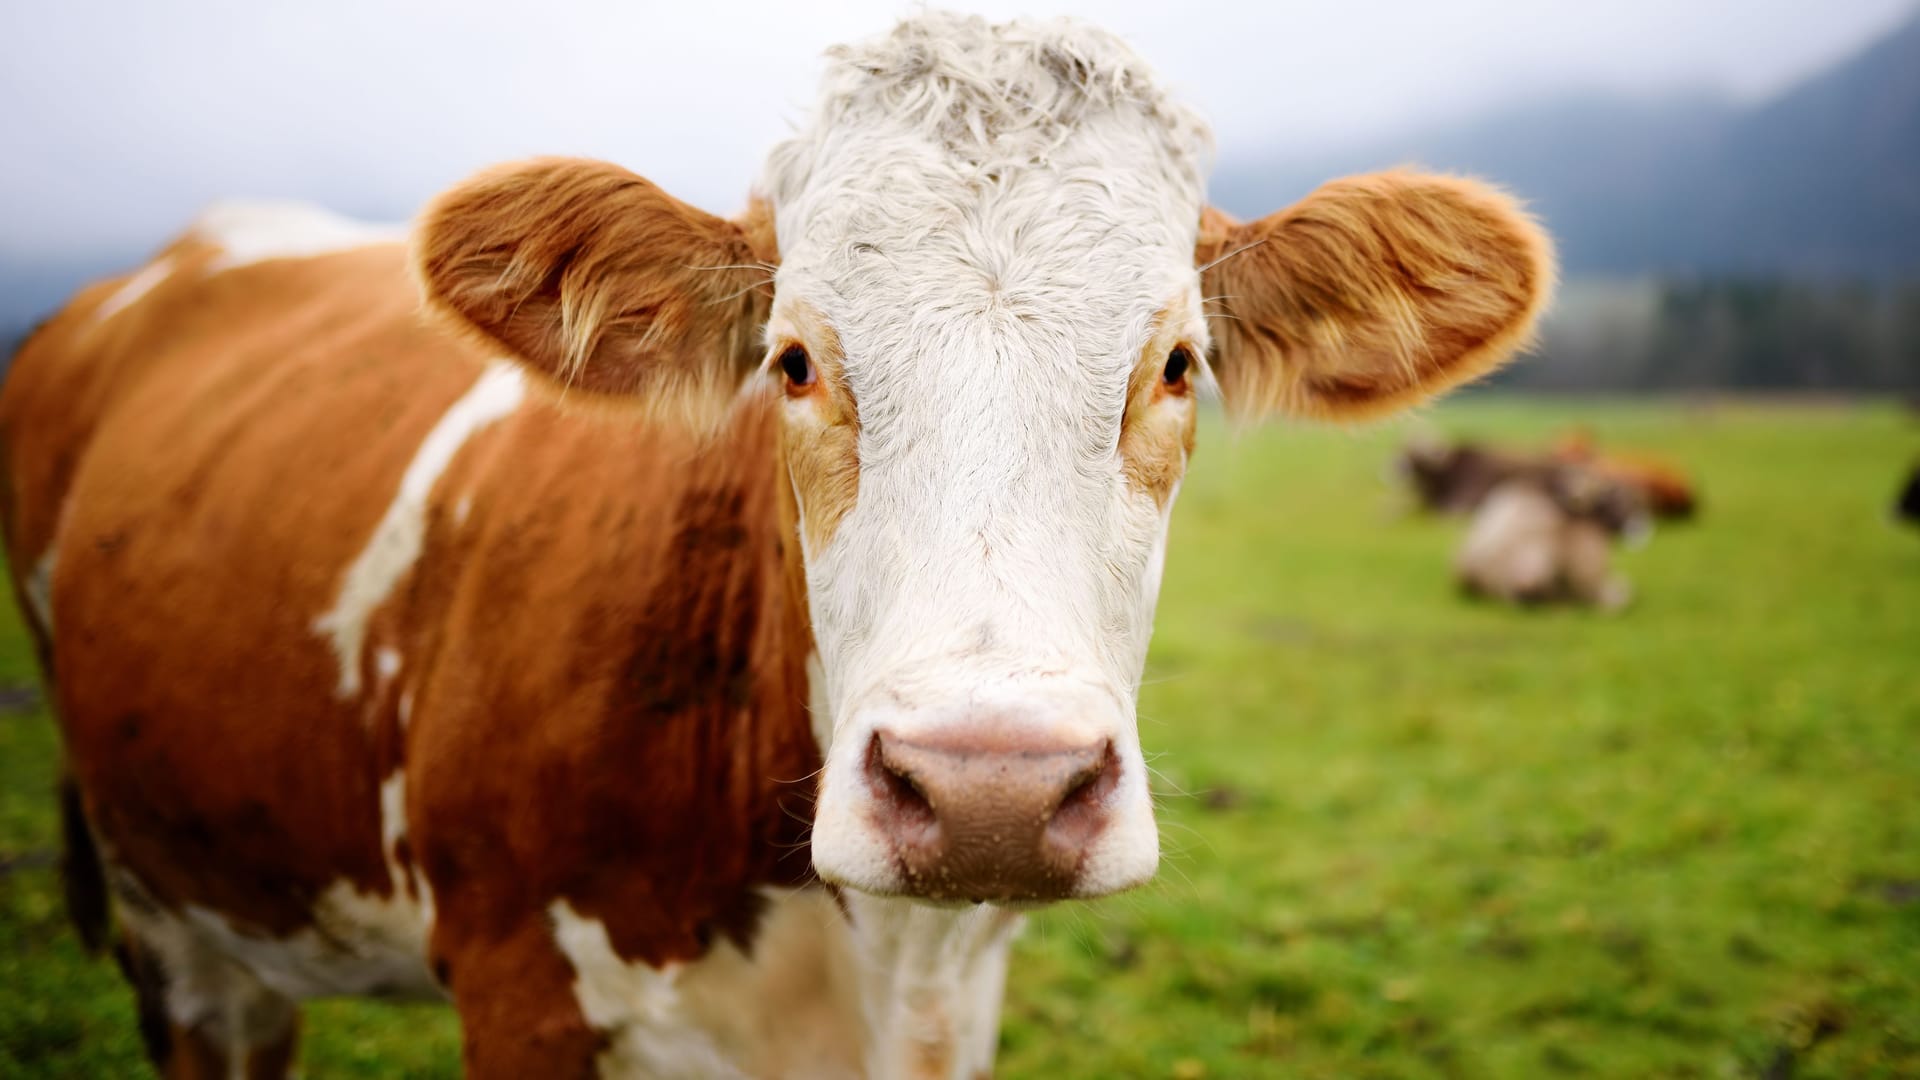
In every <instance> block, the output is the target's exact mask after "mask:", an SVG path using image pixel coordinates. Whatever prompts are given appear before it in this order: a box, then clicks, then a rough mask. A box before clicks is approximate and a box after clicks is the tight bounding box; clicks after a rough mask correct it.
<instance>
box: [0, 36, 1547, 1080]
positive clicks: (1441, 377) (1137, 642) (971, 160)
mask: <svg viewBox="0 0 1920 1080" xmlns="http://www.w3.org/2000/svg"><path fill="white" fill-rule="evenodd" d="M829 57H830V60H829V67H828V72H827V75H826V78H825V85H824V91H823V94H822V99H821V101H820V104H819V107H818V109H817V111H816V113H815V115H814V118H813V120H812V121H811V122H810V124H809V125H808V126H806V127H804V128H802V129H801V130H800V132H799V133H798V134H797V135H796V136H795V137H793V138H792V139H790V140H789V141H786V142H784V143H782V144H780V145H779V146H778V147H777V148H776V149H774V150H773V151H772V154H771V156H770V159H769V160H768V163H767V165H766V167H765V171H764V173H763V174H762V177H761V180H760V182H759V184H758V186H757V188H756V189H755V190H756V191H757V194H756V196H755V197H754V198H753V199H752V201H751V202H750V203H749V205H748V207H747V209H746V210H745V211H744V213H743V214H741V215H740V216H739V217H737V218H732V219H727V218H721V217H718V216H714V215H711V214H708V213H706V212H704V211H701V210H698V209H695V208H694V207H692V206H689V205H688V204H686V203H683V202H680V201H678V200H676V199H675V198H673V197H672V196H670V195H668V194H667V193H666V192H664V191H662V190H661V189H659V188H658V187H656V186H654V185H653V184H652V183H650V182H648V181H647V180H645V179H643V178H642V177H640V176H638V175H635V174H634V173H632V172H629V171H627V170H626V169H624V168H621V167H618V166H615V165H611V164H606V163H602V162H595V161H585V160H576V159H566V158H542V159H535V160H529V161H521V162H517V163H513V164H508V165H504V166H500V167H496V168H493V169H490V170H487V171H484V172H482V173H480V174H479V175H477V176H475V177H473V178H471V179H469V180H467V181H465V182H463V183H460V184H458V185H457V186H455V187H453V188H452V189H451V190H449V191H447V192H445V193H444V194H442V195H440V196H439V197H438V198H437V199H435V200H434V201H433V202H432V203H431V204H430V205H429V206H428V207H427V208H426V209H425V210H424V211H423V212H422V214H421V215H420V216H419V217H418V218H417V219H416V220H415V222H414V223H413V225H412V227H411V231H410V234H409V235H408V236H407V237H404V238H401V237H394V236H391V235H388V234H386V233H383V232H380V231H378V230H374V229H371V228H368V227H365V226H361V225H357V224H354V223H350V222H346V221H342V220H339V219H335V218H332V217H330V216H328V215H326V214H325V213H323V212H320V211H317V210H312V209H306V208H298V207H275V206H271V205H251V206H235V207H228V208H225V209H222V210H218V211H216V212H213V213H211V214H210V215H209V216H207V217H204V218H202V219H201V220H199V221H198V222H197V223H196V224H194V225H193V226H192V227H191V228H189V229H188V230H187V231H186V232H185V233H184V234H183V235H181V236H180V237H179V238H178V239H177V240H175V241H174V242H173V243H172V244H171V245H170V246H168V247H166V248H165V249H164V250H163V251H162V252H160V253H159V254H158V256H157V257H156V258H155V259H154V260H153V261H151V262H150V263H148V264H147V265H145V266H144V267H142V268H140V269H139V270H137V271H135V272H134V273H132V274H130V275H128V276H125V277H121V278H117V279H114V280H110V281H105V282H102V283H100V284H97V285H94V286H92V287H90V288H87V289H85V290H83V291H82V292H80V293H79V294H78V295H77V296H76V297H75V298H74V299H73V300H72V301H71V302H70V303H69V304H68V305H67V306H66V307H65V309H64V310H62V311H61V312H59V313H58V315H57V316H56V317H55V318H53V319H52V321H51V322H49V323H48V324H47V325H46V326H45V327H44V328H43V329H42V330H41V331H40V332H39V333H38V334H36V335H35V336H34V337H33V338H32V339H31V340H30V341H29V342H28V343H27V344H26V346H25V347H24V350H23V352H22V353H21V354H20V356H19V357H18V360H17V362H16V364H15V367H14V370H13V373H12V375H11V378H10V379H9V381H8V382H7V385H6V387H5V390H4V394H3V395H0V451H3V452H4V454H5V469H4V475H5V476H6V478H7V481H8V483H7V485H6V489H5V492H4V504H5V505H4V511H5V514H4V524H5V530H6V541H7V545H8V553H9V555H10V557H11V566H12V568H13V573H14V582H15V587H16V592H17V594H18V596H19V598H20V600H21V603H22V606H23V609H24V611H25V612H26V616H27V619H28V621H29V623H30V624H31V628H32V632H33V634H34V636H35V639H36V642H37V645H38V648H39V649H40V655H41V659H42V661H43V663H44V667H45V671H46V677H47V679H48V681H49V682H50V684H51V692H52V699H53V701H54V702H55V707H56V711H57V714H58V720H59V724H60V727H61V731H62V735H63V746H64V767H65V770H66V781H65V782H66V785H67V791H68V792H69V793H70V797H69V798H68V800H67V804H68V806H69V808H70V811H71V813H70V818H71V828H70V829H69V833H70V835H71V836H73V837H75V844H76V846H77V847H80V848H83V849H85V848H91V849H92V853H93V855H96V856H97V859H90V858H89V853H88V852H87V851H86V850H80V851H76V852H75V853H74V854H73V856H72V858H71V860H70V862H71V865H72V868H73V871H74V873H73V883H72V886H71V891H72V892H73V893H74V895H75V906H76V909H77V910H80V911H83V912H86V911H91V912H96V913H97V912H98V911H99V910H101V909H102V907H103V906H104V907H108V908H110V909H111V915H112V918H113V923H114V929H113V930H112V934H113V935H114V938H115V940H116V942H117V948H118V951H119V953H120V956H121V959H122V965H123V967H124V968H125V969H126V972H127V974H128V976H129V978H130V981H131V982H132V984H133V986H134V988H135V991H136V994H137V997H138V1002H139V1008H140V1015H141V1017H142V1026H143V1030H144V1031H145V1032H146V1033H147V1035H148V1036H149V1038H148V1044H149V1049H150V1051H151V1053H152V1056H153V1058H154V1060H155V1062H156V1063H157V1065H158V1067H159V1069H160V1070H161V1071H162V1072H163V1073H164V1074H165V1075H167V1076H171V1077H184V1076H200V1075H212V1074H221V1075H236V1076H237V1075H243V1074H244V1075H247V1076H256V1077H260V1076H283V1075H285V1074H286V1071H287V1069H288V1067H289V1063H290V1062H291V1061H292V1060H293V1059H294V1057H295V1055H296V1049H295V1042H296V1036H297V1028H298V1009H299V1003H300V1002H301V1001H303V1000H306V999H309V998H313V997H319V996H326V995H374V996H382V997H409V998H426V999H445V1000H448V1001H450V1002H451V1003H452V1006H453V1008H454V1009H455V1010H456V1012H457V1014H458V1017H459V1020H460V1025H461V1034H462V1055H463V1060H464V1065H465V1069H466V1071H467V1073H468V1074H469V1075H471V1076H475V1077H530V1076H539V1077H559V1076H584V1075H592V1074H595V1073H598V1074H601V1075H643V1076H699V1077H723V1076H756V1077H758V1076H783V1077H841V1076H869V1077H977V1076H982V1075H985V1074H987V1073H988V1072H990V1070H991V1069H992V1065H993V1058H994V1049H995V1043H996V1037H997V1028H998V1017H999V1010H1000V1003H1001V999H1002V994H1003V990H1004V985H1005V980H1006V972H1007V964H1008V954H1009V942H1010V940H1011V938H1012V936H1013V935H1014V933H1015V931H1016V929H1017V927H1018V925H1019V923H1020V920H1021V917H1022V915H1021V913H1022V912H1023V911H1026V910H1027V909H1029V908H1032V907H1035V906H1038V905H1041V904H1045V903H1048V902H1052V901H1057V900H1064V899H1070V898H1092V897H1099V896H1104V895H1107V894H1111V893H1115V892H1119V891H1121V890H1124V889H1127V888H1129V887H1131V886H1135V885H1138V884H1140V883H1142V882H1144V881H1146V880H1148V878H1149V877H1150V876H1151V875H1152V874H1153V873H1154V870H1155V867H1156V862H1157V858H1158V841H1157V836H1156V828H1155V823H1154V817H1153V812H1152V807H1151V803H1150V800H1149V793H1148V782H1147V774H1146V769H1145V766H1144V763H1143V760H1142V757H1141V750H1140V744H1139V737H1138V732H1137V729H1136V723H1135V699H1136V695H1137V691H1138V689H1139V683H1140V677H1141V670H1142V665H1143V663H1144V657H1145V655H1146V649H1147V642H1148V636H1149V632H1150V629H1151V625H1152V618H1153V611H1154V606H1155V602H1156V598H1157V595H1158V592H1159V586H1160V579H1161V567H1162V561H1163V558H1164V553H1165V543H1166V538H1167V527H1168V517H1169V513H1170V511H1171V509H1172V507H1173V504H1174V498H1175V495H1176V494H1177V492H1178V490H1179V487H1180V484H1181V479H1182V476H1183V475H1184V471H1185V469H1186V466H1187V462H1188V458H1189V455H1190V454H1191V453H1192V450H1193V445H1194V435H1195V423H1196V410H1197V407H1198V406H1197V402H1196V398H1197V397H1198V395H1199V394H1200V392H1201V391H1203V390H1205V391H1208V392H1209V393H1211V392H1213V391H1214V390H1215V389H1216V388H1217V391H1218V393H1219V394H1220V396H1221V397H1222V398H1223V399H1224V402H1225V405H1226V407H1227V408H1228V409H1230V410H1231V411H1232V412H1233V413H1235V414H1236V415H1238V416H1240V417H1243V418H1246V419H1249V420H1251V419H1257V418H1260V417H1263V416H1268V415H1272V414H1279V413H1284V414H1288V415H1293V416H1301V417H1311V418H1321V419H1331V420H1355V419H1361V418H1366V417H1372V416H1378V415H1383V414H1386V413H1388V412H1392V411H1395V410H1398V409H1400V408H1402V407H1404V406H1407V405H1411V404H1413V403H1415V402H1418V401H1421V400H1424V399H1427V398H1429V397H1431V396H1432V395H1434V394H1436V393H1438V392H1440V391H1443V390H1445V389H1447V388H1449V387H1451V386H1454V385H1456V384H1459V383H1461V382H1463V381H1466V380H1469V379H1472V378H1475V377H1477V376H1479V375H1482V374H1483V373H1485V372H1488V371H1490V370H1491V369H1493V368H1494V367H1495V366H1497V365H1499V364H1500V363H1502V362H1503V361H1504V360H1505V359H1507V358H1508V357H1509V356H1510V355H1512V354H1513V353H1514V352H1515V351H1516V350H1517V349H1519V348H1521V347H1522V346H1523V345H1524V344H1525V343H1526V342H1527V340H1528V338H1529V335H1530V333H1531V332H1532V328H1533V326H1534V323H1535V321H1536V318H1537V316H1538V314H1539V312H1540V310H1541V308H1542V306H1543V305H1544V304H1545V303H1546V301H1547V297H1548V294H1549V291H1550V287H1551V283H1552V280H1553V276H1554V273H1553V260H1552V255H1551V251H1550V247H1549V242H1548V240H1547V238H1546V236H1545V235H1544V233H1543V232H1542V230H1541V229H1540V228H1539V227H1538V226H1537V225H1536V224H1535V223H1534V222H1533V221H1532V220H1531V219H1529V218H1528V216H1527V215H1526V214H1525V213H1524V212H1523V211H1522V210H1521V209H1520V208H1519V207H1518V205H1517V204H1516V203H1515V202H1514V201H1512V200H1511V199H1510V198H1509V197H1508V196H1506V195H1504V194H1502V193H1500V192H1498V191H1497V190H1494V189H1492V188H1490V187H1488V186H1486V185H1484V184H1481V183H1479V182H1475V181H1470V180H1466V179H1459V178H1452V177H1442V176H1431V175H1422V174H1418V173H1412V172H1401V171H1396V172H1388V173H1381V174H1375V175H1366V176H1359V177H1353V178H1348V179H1344V180H1338V181H1333V182H1330V183H1329V184H1327V185H1326V186H1324V187H1322V188H1320V189H1319V190H1317V191H1316V192H1314V193H1312V194H1310V195H1308V196H1307V197H1306V198H1305V200H1304V201H1302V202H1300V203H1298V204H1296V205H1293V206H1291V207H1289V208H1286V209H1282V210H1279V211H1277V212H1275V213H1273V214H1271V215H1269V216H1266V217H1263V218H1259V219H1256V220H1251V221H1244V222H1243V221H1237V220H1235V219H1233V218H1230V217H1229V216H1227V215H1225V214H1223V213H1220V212H1217V211H1214V210H1210V209H1207V208H1206V207H1205V206H1204V203H1203V185H1204V173H1205V169H1206V163H1207V159H1208V156H1209V154H1210V136H1209V134H1208V130H1207V128H1206V126H1205V125H1204V124H1203V123H1202V121H1201V120H1200V119H1199V117H1198V116H1197V114H1195V113H1194V112H1192V111H1190V110H1189V109H1188V108H1187V107H1185V106H1184V105H1182V104H1180V103H1178V102H1177V101H1175V100H1174V99H1173V98H1171V97H1170V96H1168V95H1167V94H1166V92H1165V91H1164V90H1163V89H1162V88H1161V85H1160V83H1159V82H1158V81H1156V79H1155V78H1154V76H1153V75H1152V73H1151V72H1150V71H1149V70H1148V69H1147V68H1146V66H1145V65H1144V64H1143V63H1142V62H1141V61H1140V60H1139V59H1138V58H1137V57H1136V56H1135V55H1134V54H1133V53H1131V52H1130V51H1129V50H1128V49H1127V48H1126V46H1125V45H1123V44H1122V43H1121V42H1120V41H1119V40H1118V39H1117V38H1115V37H1113V36H1111V35H1109V34H1107V33H1105V32H1103V31H1100V30H1098V29H1095V28H1093V27H1089V26H1086V25H1082V24H1078V23H1071V22H1014V23H1009V24H1005V25H990V24H988V23H986V22H984V21H982V20H979V19H977V18H966V17H959V16H952V15H945V14H938V13H928V14H922V15H919V16H916V17H914V18H912V19H909V20H907V21H906V22H903V23H901V24H900V25H899V26H898V27H897V28H896V29H894V30H893V31H892V32H891V33H890V34H887V35H885V36H882V37H880V38H878V39H876V40H872V41H868V42H866V43H863V44H858V45H853V46H849V47H843V48H838V49H836V50H834V51H833V52H831V53H830V54H829ZM1209 305H1213V306H1209ZM90 866H92V867H95V868H96V872H97V875H98V879H97V880H92V881H90V880H89V871H88V867H90ZM102 896H104V897H105V900H104V902H103V901H102ZM94 930H95V932H99V931H100V927H98V926H95V927H94Z"/></svg>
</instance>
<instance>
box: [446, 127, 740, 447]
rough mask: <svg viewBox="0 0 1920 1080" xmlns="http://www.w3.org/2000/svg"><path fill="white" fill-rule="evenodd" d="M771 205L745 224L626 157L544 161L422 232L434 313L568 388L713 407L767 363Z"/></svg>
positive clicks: (501, 179) (453, 198)
mask: <svg viewBox="0 0 1920 1080" xmlns="http://www.w3.org/2000/svg"><path fill="white" fill-rule="evenodd" d="M771 244H772V229H771V223H770V215H769V214H768V213H767V212H766V210H765V205H764V204H763V203H758V202H756V203H755V204H754V206H753V207H750V208H749V212H748V215H747V219H746V221H745V223H744V224H743V223H737V222H731V221H727V220H725V219H723V218H718V217H714V216H713V215H711V214H708V213H706V212H704V211H701V210H698V209H695V208H694V207H691V206H688V205H687V204H685V203H683V202H681V201H679V200H678V199H675V198H674V197H673V196H671V195H668V194H667V193H666V192H664V191H662V190H660V189H659V188H658V187H655V186H654V185H653V184H652V183H650V182H649V181H647V180H646V179H644V178H642V177H640V176H636V175H635V174H633V173H631V172H628V171H627V170H625V169H622V168H620V167H618V166H616V165H609V164H607V163H605V162H597V161H586V160H581V159H574V158H538V159H534V160H531V161H524V162H518V163H515V164H511V165H505V166H500V167H497V168H493V169H489V170H487V171H485V172H482V173H480V174H479V175H478V176H475V177H473V178H472V179H470V180H468V181H466V182H465V183H463V184H461V185H459V186H458V187H455V188H454V189H453V190H451V191H449V192H447V193H446V194H444V195H442V196H440V197H439V198H437V199H435V200H434V201H433V203H432V204H431V205H430V206H429V207H428V208H427V210H426V212H425V213H424V214H423V215H422V217H421V221H420V225H419V227H418V228H417V229H416V230H415V232H414V254H413V266H414V272H415V274H416V275H417V277H418V279H419V281H420V283H421V287H422V289H423V291H424V293H425V296H426V298H427V303H428V305H429V307H430V308H432V309H433V310H435V311H438V312H441V313H443V314H445V315H447V316H449V317H450V320H451V321H452V322H453V323H454V324H455V325H457V326H462V327H465V328H467V329H468V330H469V331H471V332H476V333H478V334H479V335H480V336H481V337H482V338H483V339H485V340H487V341H489V342H493V343H497V344H498V345H500V346H504V347H505V348H506V350H507V351H508V352H509V353H511V354H513V355H515V356H518V357H519V358H521V359H523V360H525V361H526V362H527V364H528V365H529V366H530V367H532V368H533V369H534V370H536V371H539V372H541V373H542V374H544V375H546V376H547V377H548V378H550V379H552V380H554V382H556V383H557V384H559V385H560V386H563V387H566V388H569V389H577V390H581V391H585V392H587V393H591V394H600V395H607V396H613V397H619V398H627V399H638V400H641V401H644V402H645V403H646V404H647V405H648V407H650V408H654V409H667V410H669V411H672V410H675V409H685V410H686V411H688V412H691V413H692V414H694V415H696V416H702V415H705V416H711V415H713V414H715V413H718V412H720V411H722V410H723V409H724V403H725V401H726V399H727V398H729V397H730V396H731V394H732V392H733V389H734V388H735V386H737V385H738V383H739V380H740V378H741V377H743V376H744V375H745V374H746V373H747V372H749V371H751V370H752V369H753V366H754V364H755V363H756V362H758V360H759V358H760V329H761V327H762V326H763V325H764V324H765V322H766V313H767V307H768V305H769V303H770V302H771V298H772V293H773V289H772V274H771V270H770V267H768V266H767V265H766V260H767V259H769V258H770V257H771Z"/></svg>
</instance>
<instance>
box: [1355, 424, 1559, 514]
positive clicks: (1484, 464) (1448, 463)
mask: <svg viewBox="0 0 1920 1080" xmlns="http://www.w3.org/2000/svg"><path fill="white" fill-rule="evenodd" d="M1553 471H1554V470H1553V465H1552V464H1551V463H1550V462H1548V461H1547V460H1546V459H1544V458H1542V457H1540V456H1538V455H1533V454H1526V453H1519V452H1515V451H1512V450H1503V449H1500V448H1499V447H1494V446H1488V445H1487V444H1485V443H1481V442H1476V441H1474V440H1472V439H1463V440H1461V441H1459V442H1453V443H1450V442H1446V441H1445V440H1442V439H1436V438H1432V437H1425V436H1423V437H1419V438H1414V439H1410V440H1408V441H1407V444H1406V445H1405V446H1403V447H1401V449H1400V453H1399V455H1398V456H1396V457H1395V458H1394V459H1393V469H1392V472H1393V475H1394V476H1396V477H1398V478H1399V480H1401V481H1402V482H1404V483H1405V484H1406V486H1407V488H1408V491H1409V493H1410V494H1412V496H1413V498H1414V502H1415V503H1416V504H1417V505H1418V507H1419V509H1421V510H1423V511H1425V512H1427V513H1430V514H1449V515H1451V514H1470V513H1472V512H1473V511H1474V510H1477V509H1478V508H1479V507H1480V504H1481V503H1483V502H1485V501H1486V498H1487V496H1488V495H1489V494H1491V493H1492V492H1493V490H1494V488H1496V487H1499V486H1500V485H1501V484H1503V483H1505V482H1507V481H1509V480H1514V479H1521V478H1526V479H1531V480H1533V481H1535V482H1544V481H1546V479H1547V478H1548V477H1549V476H1551V475H1552V473H1553Z"/></svg>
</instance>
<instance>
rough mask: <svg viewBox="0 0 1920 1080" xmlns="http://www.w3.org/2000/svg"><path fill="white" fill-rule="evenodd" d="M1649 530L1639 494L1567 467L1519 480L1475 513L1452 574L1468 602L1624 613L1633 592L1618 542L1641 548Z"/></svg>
mask: <svg viewBox="0 0 1920 1080" xmlns="http://www.w3.org/2000/svg"><path fill="white" fill-rule="evenodd" d="M1649 529H1650V523H1649V511H1648V510H1647V505H1646V501H1645V497H1644V496H1643V495H1642V494H1641V492H1640V490H1639V489H1638V488H1636V487H1634V486H1633V485H1631V484H1627V483H1623V482H1621V481H1619V480H1616V479H1614V478H1612V477H1610V476H1608V475H1606V474H1603V473H1600V472H1597V471H1594V470H1592V469H1589V468H1586V467H1584V466H1579V465H1562V466H1558V467H1556V468H1554V469H1552V470H1551V471H1550V472H1548V473H1546V474H1544V475H1522V476H1514V477H1510V478H1508V479H1505V480H1502V481H1500V482H1499V483H1497V484H1495V485H1494V487H1493V489H1492V490H1491V491H1489V492H1488V493H1487V497H1486V498H1485V499H1484V500H1482V502H1481V503H1480V506H1479V507H1478V509H1476V510H1475V511H1474V514H1473V519H1472V521H1471V523H1470V524H1469V525H1468V527H1467V535H1466V537H1465V539H1464V540H1462V542H1461V544H1460V548H1459V551H1458V552H1457V553H1456V554H1455V556H1454V574H1455V576H1456V578H1457V579H1458V580H1459V583H1460V587H1461V589H1462V590H1463V591H1465V592H1466V593H1467V594H1468V595H1470V596H1477V597H1489V598H1493V599H1497V600H1502V601H1505V602H1507V603H1512V604H1520V605H1528V606H1531V605H1537V604H1548V603H1555V602H1571V603H1577V604H1582V605H1586V606H1590V607H1597V608H1599V609H1601V610H1603V611H1619V610H1621V609H1622V608H1625V607H1626V606H1627V604H1628V602H1629V601H1630V600H1631V599H1632V595H1633V591H1632V588H1631V586H1629V585H1628V584H1627V582H1626V579H1624V578H1622V577H1621V576H1619V575H1618V574H1616V573H1614V572H1613V570H1612V552H1613V545H1614V542H1615V541H1616V540H1618V539H1621V538H1623V537H1624V538H1626V539H1628V540H1629V541H1632V542H1638V541H1639V540H1641V539H1642V538H1644V537H1645V536H1646V535H1647V533H1648V531H1649Z"/></svg>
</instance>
